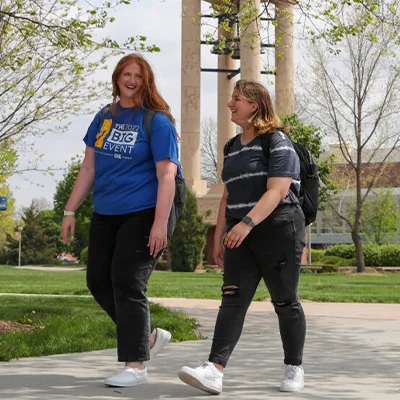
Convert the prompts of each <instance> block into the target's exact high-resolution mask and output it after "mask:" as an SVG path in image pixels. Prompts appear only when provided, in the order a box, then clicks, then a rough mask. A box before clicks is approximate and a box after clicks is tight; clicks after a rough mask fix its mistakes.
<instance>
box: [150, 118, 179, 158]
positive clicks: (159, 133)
mask: <svg viewBox="0 0 400 400" xmlns="http://www.w3.org/2000/svg"><path fill="white" fill-rule="evenodd" d="M150 144H151V151H152V153H153V159H154V162H158V161H162V160H165V159H170V160H171V161H172V162H173V163H175V164H177V165H179V154H178V139H177V135H176V129H175V126H174V125H173V124H172V122H171V121H170V120H169V119H168V117H167V116H166V115H165V114H163V113H157V114H156V115H155V117H154V119H153V122H152V124H151V132H150Z"/></svg>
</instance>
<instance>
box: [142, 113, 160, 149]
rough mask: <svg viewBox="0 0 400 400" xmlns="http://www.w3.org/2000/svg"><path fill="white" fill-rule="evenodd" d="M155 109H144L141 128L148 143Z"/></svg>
mask: <svg viewBox="0 0 400 400" xmlns="http://www.w3.org/2000/svg"><path fill="white" fill-rule="evenodd" d="M156 114H157V111H154V110H148V109H147V108H145V109H144V116H143V128H144V131H145V132H146V135H147V140H148V141H149V143H150V135H151V124H152V122H153V119H154V117H155V116H156Z"/></svg>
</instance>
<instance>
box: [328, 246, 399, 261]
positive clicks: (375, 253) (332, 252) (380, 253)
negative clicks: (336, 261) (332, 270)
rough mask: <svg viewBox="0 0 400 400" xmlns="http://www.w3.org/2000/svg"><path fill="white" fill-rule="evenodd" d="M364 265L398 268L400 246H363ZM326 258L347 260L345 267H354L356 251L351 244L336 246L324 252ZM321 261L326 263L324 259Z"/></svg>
mask: <svg viewBox="0 0 400 400" xmlns="http://www.w3.org/2000/svg"><path fill="white" fill-rule="evenodd" d="M363 254H364V258H365V265H368V266H371V267H376V266H388V267H390V266H400V244H388V245H383V246H378V245H375V244H365V245H364V246H363ZM325 255H326V256H327V257H341V258H343V259H347V260H348V261H347V262H348V264H347V265H355V264H354V262H355V261H354V260H355V256H356V250H355V247H354V245H352V244H337V245H334V246H330V247H329V248H328V249H326V251H325ZM323 260H325V261H326V258H324V259H323Z"/></svg>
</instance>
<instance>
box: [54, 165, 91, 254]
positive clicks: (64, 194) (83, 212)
mask: <svg viewBox="0 0 400 400" xmlns="http://www.w3.org/2000/svg"><path fill="white" fill-rule="evenodd" d="M81 165H82V161H81V160H80V159H79V158H77V159H76V160H73V161H72V163H71V164H70V165H69V167H68V171H67V172H66V173H65V174H64V178H63V180H62V181H60V182H59V183H58V185H57V188H56V193H55V195H54V212H55V215H56V221H57V222H58V224H59V225H61V221H62V218H63V212H64V209H65V205H66V204H67V201H68V199H69V196H70V194H71V192H72V189H73V187H74V184H75V181H76V178H77V176H78V173H79V170H80V168H81ZM92 213H93V205H92V194H91V193H90V194H89V195H88V196H87V198H86V199H85V200H84V202H83V203H82V204H81V205H80V207H79V209H78V210H77V212H76V216H75V217H76V225H75V237H74V240H73V241H72V244H71V247H70V248H69V247H68V246H66V245H65V244H64V243H63V242H60V244H59V251H68V252H70V253H72V254H73V255H74V256H76V257H79V256H80V254H81V251H82V250H83V249H84V248H85V247H87V245H88V237H89V226H90V219H91V216H92Z"/></svg>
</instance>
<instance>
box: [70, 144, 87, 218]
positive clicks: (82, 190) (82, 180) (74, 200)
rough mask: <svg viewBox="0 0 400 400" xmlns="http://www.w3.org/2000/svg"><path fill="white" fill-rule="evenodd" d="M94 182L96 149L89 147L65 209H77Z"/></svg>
mask: <svg viewBox="0 0 400 400" xmlns="http://www.w3.org/2000/svg"><path fill="white" fill-rule="evenodd" d="M93 182H94V149H92V148H89V147H88V148H87V150H86V155H85V159H84V160H83V163H82V166H81V169H80V170H79V173H78V177H77V178H76V181H75V185H74V188H73V189H72V192H71V195H70V196H69V199H68V202H67V204H66V206H65V209H66V210H68V211H76V210H77V208H78V207H79V206H80V205H81V204H82V203H83V201H84V200H85V199H86V197H87V196H88V194H89V193H90V191H91V190H92V187H93Z"/></svg>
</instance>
